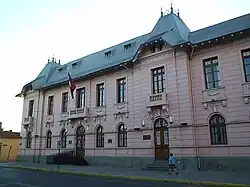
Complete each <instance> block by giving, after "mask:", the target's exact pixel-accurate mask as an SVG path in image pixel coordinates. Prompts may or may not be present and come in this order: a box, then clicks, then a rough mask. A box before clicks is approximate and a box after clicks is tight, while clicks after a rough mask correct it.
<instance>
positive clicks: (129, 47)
mask: <svg viewBox="0 0 250 187" xmlns="http://www.w3.org/2000/svg"><path fill="white" fill-rule="evenodd" d="M130 49H131V43H129V44H126V45H124V51H128V50H130Z"/></svg>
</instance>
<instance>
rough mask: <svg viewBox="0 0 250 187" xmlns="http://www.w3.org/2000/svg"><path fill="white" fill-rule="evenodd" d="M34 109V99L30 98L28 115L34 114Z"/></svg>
mask: <svg viewBox="0 0 250 187" xmlns="http://www.w3.org/2000/svg"><path fill="white" fill-rule="evenodd" d="M33 110H34V100H30V101H29V111H28V117H30V116H31V117H32V116H33Z"/></svg>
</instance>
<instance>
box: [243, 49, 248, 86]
mask: <svg viewBox="0 0 250 187" xmlns="http://www.w3.org/2000/svg"><path fill="white" fill-rule="evenodd" d="M242 59H243V65H244V73H245V80H246V82H250V49H247V50H243V51H242Z"/></svg>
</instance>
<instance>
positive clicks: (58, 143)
mask: <svg viewBox="0 0 250 187" xmlns="http://www.w3.org/2000/svg"><path fill="white" fill-rule="evenodd" d="M60 148H61V140H57V149H60Z"/></svg>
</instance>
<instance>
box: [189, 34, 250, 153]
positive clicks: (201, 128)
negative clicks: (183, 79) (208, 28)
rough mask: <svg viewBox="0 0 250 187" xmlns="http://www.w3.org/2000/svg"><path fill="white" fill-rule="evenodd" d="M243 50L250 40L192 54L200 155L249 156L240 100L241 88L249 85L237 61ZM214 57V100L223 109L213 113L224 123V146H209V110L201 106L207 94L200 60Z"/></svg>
mask: <svg viewBox="0 0 250 187" xmlns="http://www.w3.org/2000/svg"><path fill="white" fill-rule="evenodd" d="M247 48H250V38H246V39H242V40H238V41H234V42H231V43H229V44H226V45H218V46H214V47H213V48H212V47H210V48H204V49H199V50H195V52H194V55H193V59H192V69H191V71H192V72H191V73H192V87H193V99H194V109H195V121H196V125H198V129H197V130H198V133H197V134H198V145H199V147H200V148H199V154H200V155H204V156H205V155H206V156H208V155H213V156H222V155H223V156H230V155H231V156H236V155H242V156H243V155H249V154H250V105H249V104H245V103H244V99H243V89H244V88H245V87H246V86H247V85H250V83H245V79H244V71H243V62H242V58H241V50H243V49H247ZM214 56H218V59H219V64H220V73H221V74H220V75H221V87H222V88H221V89H218V90H217V89H216V90H213V91H218V92H219V96H216V97H221V98H223V97H224V98H225V99H226V100H225V102H226V106H224V107H223V106H222V104H218V106H217V107H216V112H218V113H220V114H222V115H223V116H224V117H225V120H226V124H227V139H228V145H221V146H217V145H216V146H211V143H210V131H209V126H208V120H209V117H210V116H211V115H212V114H213V110H212V108H211V105H210V103H207V105H208V108H207V109H204V106H203V103H202V101H204V100H206V99H208V98H207V96H206V95H205V94H206V92H209V91H211V90H205V81H204V73H203V63H202V60H203V59H206V58H211V57H214ZM249 92H250V91H249ZM248 97H250V95H248Z"/></svg>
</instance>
